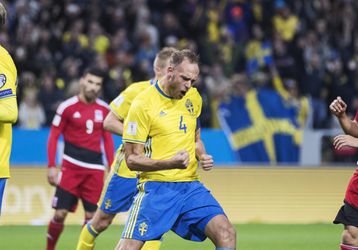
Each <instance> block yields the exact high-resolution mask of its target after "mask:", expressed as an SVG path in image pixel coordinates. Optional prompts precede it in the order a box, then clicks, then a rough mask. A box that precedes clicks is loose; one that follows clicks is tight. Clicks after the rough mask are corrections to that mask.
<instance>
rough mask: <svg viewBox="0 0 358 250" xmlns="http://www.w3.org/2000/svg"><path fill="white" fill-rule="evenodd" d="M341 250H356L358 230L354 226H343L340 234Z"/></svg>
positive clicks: (357, 247) (357, 246)
mask: <svg viewBox="0 0 358 250" xmlns="http://www.w3.org/2000/svg"><path fill="white" fill-rule="evenodd" d="M341 249H342V250H351V249H358V228H357V227H355V226H348V225H345V226H344V230H343V233H342V244H341Z"/></svg>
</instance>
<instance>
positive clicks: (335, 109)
mask: <svg viewBox="0 0 358 250" xmlns="http://www.w3.org/2000/svg"><path fill="white" fill-rule="evenodd" d="M346 109H347V104H346V103H345V102H344V101H343V100H342V98H341V97H340V96H338V97H337V98H336V99H334V101H333V102H332V103H331V105H329V110H330V111H331V112H332V114H334V115H335V116H337V117H339V116H341V115H343V114H344V113H345V112H346Z"/></svg>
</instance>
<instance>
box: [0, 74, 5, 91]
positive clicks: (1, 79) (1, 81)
mask: <svg viewBox="0 0 358 250" xmlns="http://www.w3.org/2000/svg"><path fill="white" fill-rule="evenodd" d="M5 83H6V75H4V74H0V89H1V88H2V87H4V85H5Z"/></svg>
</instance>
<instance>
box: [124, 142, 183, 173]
mask: <svg viewBox="0 0 358 250" xmlns="http://www.w3.org/2000/svg"><path fill="white" fill-rule="evenodd" d="M124 148H125V159H126V163H127V166H128V168H129V169H130V170H132V171H141V172H149V171H159V170H168V169H175V168H177V169H185V168H186V167H187V166H188V164H189V154H188V152H187V151H185V150H181V151H179V152H178V153H177V154H176V155H175V156H173V157H172V158H170V159H168V160H155V159H151V158H148V157H146V156H145V155H144V144H141V143H131V142H125V146H124Z"/></svg>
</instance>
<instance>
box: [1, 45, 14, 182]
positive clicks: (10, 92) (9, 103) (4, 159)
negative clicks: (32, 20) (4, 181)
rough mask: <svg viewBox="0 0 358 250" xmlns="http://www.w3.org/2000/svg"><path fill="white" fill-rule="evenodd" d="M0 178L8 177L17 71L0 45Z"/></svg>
mask: <svg viewBox="0 0 358 250" xmlns="http://www.w3.org/2000/svg"><path fill="white" fill-rule="evenodd" d="M0 58H1V59H0V178H8V177H10V169H9V160H10V152H11V143H12V123H14V122H16V119H17V115H18V110H17V104H16V83H17V71H16V66H15V64H14V61H13V60H12V58H11V56H10V55H9V53H8V52H7V51H6V49H5V48H4V47H2V46H0Z"/></svg>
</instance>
